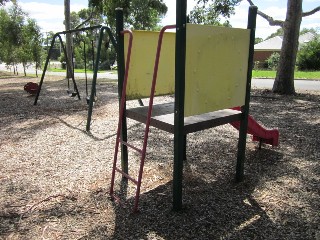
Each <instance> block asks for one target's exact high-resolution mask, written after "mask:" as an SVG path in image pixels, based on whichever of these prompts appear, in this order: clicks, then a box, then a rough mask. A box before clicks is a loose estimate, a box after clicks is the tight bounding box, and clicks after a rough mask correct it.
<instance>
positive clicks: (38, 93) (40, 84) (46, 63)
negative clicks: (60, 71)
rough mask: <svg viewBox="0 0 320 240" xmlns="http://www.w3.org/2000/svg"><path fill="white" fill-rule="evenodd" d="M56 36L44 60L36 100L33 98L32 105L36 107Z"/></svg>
mask: <svg viewBox="0 0 320 240" xmlns="http://www.w3.org/2000/svg"><path fill="white" fill-rule="evenodd" d="M57 35H58V34H55V35H54V36H53V38H52V41H51V45H50V48H49V51H48V55H47V59H46V62H45V64H44V68H43V71H42V76H41V79H40V83H39V88H38V92H37V95H36V98H35V100H34V103H33V105H37V102H38V98H39V95H40V91H41V87H42V84H43V80H44V76H45V75H46V71H47V68H48V64H49V61H50V57H51V53H52V49H53V46H54V43H55V41H56V38H57Z"/></svg>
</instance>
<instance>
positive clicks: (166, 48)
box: [125, 31, 175, 99]
mask: <svg viewBox="0 0 320 240" xmlns="http://www.w3.org/2000/svg"><path fill="white" fill-rule="evenodd" d="M158 37H159V32H150V31H133V44H132V52H131V61H130V69H129V76H128V85H127V99H137V98H144V97H149V96H150V90H151V82H152V78H153V68H154V62H155V57H156V51H157V45H158ZM127 46H128V36H127V34H126V36H125V56H126V54H127ZM174 56H175V33H172V32H167V33H165V34H164V37H163V42H162V48H161V55H160V63H159V69H158V78H157V84H156V92H155V94H156V95H166V94H172V93H174V73H175V71H174V67H175V61H174V59H175V57H174Z"/></svg>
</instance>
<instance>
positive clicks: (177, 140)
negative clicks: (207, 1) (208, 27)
mask: <svg viewBox="0 0 320 240" xmlns="http://www.w3.org/2000/svg"><path fill="white" fill-rule="evenodd" d="M186 12H187V1H186V0H177V1H176V52H175V59H176V62H175V105H174V162H173V164H174V165H173V210H175V211H178V210H181V208H182V179H183V158H184V150H185V149H184V147H185V144H184V143H185V135H184V133H183V129H184V91H185V59H186V23H187V16H186Z"/></svg>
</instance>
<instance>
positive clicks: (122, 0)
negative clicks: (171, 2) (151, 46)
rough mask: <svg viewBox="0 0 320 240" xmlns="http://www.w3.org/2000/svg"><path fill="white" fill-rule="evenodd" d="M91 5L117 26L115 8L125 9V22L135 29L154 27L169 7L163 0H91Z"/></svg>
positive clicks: (109, 22) (110, 24) (111, 24)
mask: <svg viewBox="0 0 320 240" xmlns="http://www.w3.org/2000/svg"><path fill="white" fill-rule="evenodd" d="M89 6H92V7H94V8H96V9H97V10H98V11H99V12H101V13H103V14H104V15H105V16H106V17H107V24H108V25H109V26H110V27H114V26H115V9H116V8H117V7H120V8H122V9H123V13H124V17H125V22H126V24H127V25H128V26H131V27H133V28H135V29H154V28H156V26H157V23H158V22H160V19H161V17H162V16H164V15H165V14H166V12H167V11H168V8H167V6H166V4H165V3H164V2H163V0H89Z"/></svg>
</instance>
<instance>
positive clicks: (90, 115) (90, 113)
mask: <svg viewBox="0 0 320 240" xmlns="http://www.w3.org/2000/svg"><path fill="white" fill-rule="evenodd" d="M103 30H104V28H100V33H99V41H98V49H97V54H96V61H95V64H94V72H93V78H92V85H91V93H90V101H89V110H88V118H87V126H86V131H87V132H89V131H90V125H91V118H92V109H93V103H94V97H95V95H96V84H97V77H98V70H99V59H100V52H101V46H102V39H103Z"/></svg>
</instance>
